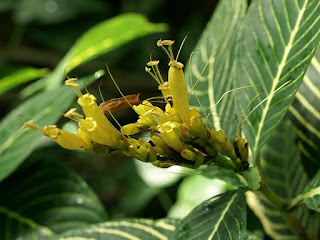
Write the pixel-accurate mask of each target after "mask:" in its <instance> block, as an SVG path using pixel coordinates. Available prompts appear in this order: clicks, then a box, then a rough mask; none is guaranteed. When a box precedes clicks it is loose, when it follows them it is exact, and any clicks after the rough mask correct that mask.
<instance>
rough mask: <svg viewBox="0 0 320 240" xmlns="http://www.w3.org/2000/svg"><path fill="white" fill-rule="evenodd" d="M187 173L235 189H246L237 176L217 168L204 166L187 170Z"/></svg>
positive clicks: (229, 171)
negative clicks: (218, 181)
mask: <svg viewBox="0 0 320 240" xmlns="http://www.w3.org/2000/svg"><path fill="white" fill-rule="evenodd" d="M188 173H190V174H199V175H203V176H205V177H208V178H216V179H219V180H222V181H225V182H227V183H230V184H232V185H234V186H237V187H246V182H245V181H244V179H243V178H242V177H241V176H240V175H239V174H237V173H235V172H234V171H232V170H229V169H225V168H223V167H219V166H204V167H201V168H198V169H191V170H188Z"/></svg>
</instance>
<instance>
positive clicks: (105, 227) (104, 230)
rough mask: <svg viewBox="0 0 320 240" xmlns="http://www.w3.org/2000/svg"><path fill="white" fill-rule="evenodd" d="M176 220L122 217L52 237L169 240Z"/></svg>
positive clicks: (99, 239) (71, 239) (69, 238)
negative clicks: (121, 218)
mask: <svg viewBox="0 0 320 240" xmlns="http://www.w3.org/2000/svg"><path fill="white" fill-rule="evenodd" d="M177 224H178V221H177V220H172V219H161V220H156V221H154V220H149V219H123V220H119V221H111V222H106V223H101V224H97V225H92V226H90V227H86V228H83V229H79V230H72V231H69V232H66V233H64V234H62V235H60V236H57V238H52V240H54V239H68V240H77V239H81V240H85V239H88V240H89V239H90V240H93V239H94V240H104V239H130V240H138V239H148V240H159V239H160V240H169V239H172V238H171V237H170V236H171V235H172V232H173V231H174V230H175V229H176V225H177Z"/></svg>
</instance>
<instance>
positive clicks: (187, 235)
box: [172, 190, 247, 240]
mask: <svg viewBox="0 0 320 240" xmlns="http://www.w3.org/2000/svg"><path fill="white" fill-rule="evenodd" d="M246 210H247V209H246V204H245V198H244V193H243V191H242V190H237V191H230V192H226V193H223V194H221V195H218V196H215V197H213V198H211V199H209V200H207V201H205V202H203V203H202V204H200V205H199V206H197V207H196V208H195V209H194V210H193V211H192V212H191V213H190V214H189V215H188V216H187V217H185V218H184V219H182V220H181V223H180V224H179V225H178V226H177V229H176V231H175V232H174V234H173V237H172V239H199V240H200V239H201V240H202V239H226V238H228V239H242V238H243V237H244V235H245V233H246V226H247V211H246Z"/></svg>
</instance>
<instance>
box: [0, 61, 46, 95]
mask: <svg viewBox="0 0 320 240" xmlns="http://www.w3.org/2000/svg"><path fill="white" fill-rule="evenodd" d="M48 72H49V69H47V68H40V69H37V68H31V67H26V68H21V69H19V70H17V71H15V72H13V73H12V74H10V75H7V76H5V77H3V78H1V79H0V94H2V93H4V92H6V91H9V90H10V89H12V88H14V87H17V86H19V85H21V84H23V83H26V82H28V81H32V80H34V79H37V78H41V77H44V76H45V75H47V74H48Z"/></svg>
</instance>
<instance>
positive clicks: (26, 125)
mask: <svg viewBox="0 0 320 240" xmlns="http://www.w3.org/2000/svg"><path fill="white" fill-rule="evenodd" d="M28 128H32V129H35V130H41V131H42V130H43V128H41V127H39V126H38V125H37V124H35V123H34V121H33V120H30V121H28V122H26V123H24V124H23V126H22V129H28Z"/></svg>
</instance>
